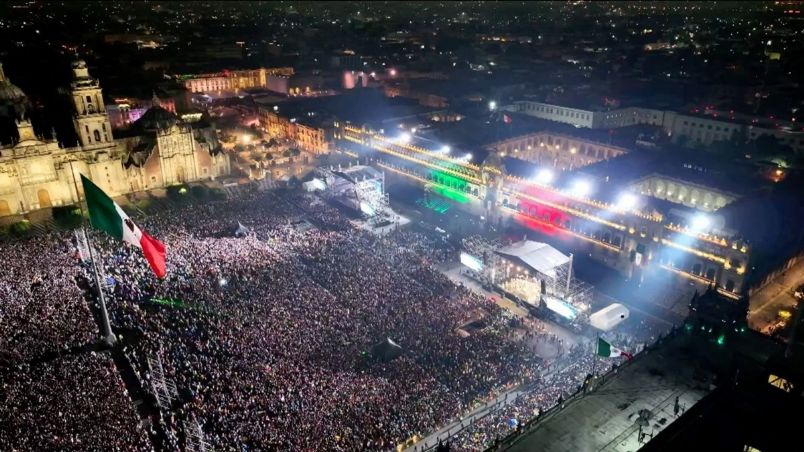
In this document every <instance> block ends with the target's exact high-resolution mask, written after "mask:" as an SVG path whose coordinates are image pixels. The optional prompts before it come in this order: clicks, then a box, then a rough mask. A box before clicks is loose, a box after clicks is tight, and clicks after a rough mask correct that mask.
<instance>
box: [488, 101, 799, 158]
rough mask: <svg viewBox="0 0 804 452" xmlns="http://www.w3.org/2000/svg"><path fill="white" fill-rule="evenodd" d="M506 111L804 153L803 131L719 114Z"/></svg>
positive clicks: (554, 108)
mask: <svg viewBox="0 0 804 452" xmlns="http://www.w3.org/2000/svg"><path fill="white" fill-rule="evenodd" d="M502 108H503V109H505V110H506V111H511V112H517V113H522V114H525V115H528V116H532V117H535V118H540V119H546V120H548V121H554V122H559V123H563V124H570V125H573V126H575V127H578V128H590V129H616V128H620V127H628V126H633V125H637V124H648V125H653V126H657V127H661V129H662V130H663V131H664V132H665V133H666V134H667V135H669V137H670V139H671V140H673V142H677V143H678V142H684V143H686V144H696V145H704V146H709V145H712V144H713V143H715V142H718V141H730V140H733V139H738V140H742V141H749V140H751V141H753V140H755V139H757V138H759V137H760V136H762V135H770V136H773V137H774V138H776V139H777V140H779V143H780V144H782V145H788V146H790V147H791V148H792V149H793V150H794V151H795V152H797V153H804V131H802V130H801V128H800V127H797V128H794V127H776V126H771V125H768V124H765V121H763V122H762V123H760V122H759V120H757V121H756V122H754V121H753V120H752V121H744V120H737V118H736V117H735V119H734V120H732V119H731V117H730V116H718V115H717V114H716V113H713V114H712V115H704V114H698V115H696V114H682V113H678V112H675V111H669V110H657V109H652V108H642V107H625V108H618V109H612V110H592V109H588V108H572V107H566V106H561V105H554V104H547V103H542V102H533V101H516V102H514V103H513V104H512V105H509V106H506V107H502Z"/></svg>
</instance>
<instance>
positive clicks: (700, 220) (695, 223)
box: [690, 214, 712, 231]
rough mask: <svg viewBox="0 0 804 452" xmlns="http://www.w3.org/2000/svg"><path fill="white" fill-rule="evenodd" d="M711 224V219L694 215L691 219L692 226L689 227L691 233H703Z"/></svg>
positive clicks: (701, 215)
mask: <svg viewBox="0 0 804 452" xmlns="http://www.w3.org/2000/svg"><path fill="white" fill-rule="evenodd" d="M711 224H712V219H711V218H709V217H708V216H706V215H703V214H699V215H695V217H693V218H692V224H691V225H690V227H691V228H692V230H693V231H703V230H704V229H707V228H708V227H709V226H710V225H711Z"/></svg>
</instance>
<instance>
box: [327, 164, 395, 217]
mask: <svg viewBox="0 0 804 452" xmlns="http://www.w3.org/2000/svg"><path fill="white" fill-rule="evenodd" d="M318 173H319V174H320V175H321V176H322V177H323V179H324V182H325V184H326V187H327V189H326V191H325V192H324V193H325V196H326V197H327V198H330V199H334V200H336V201H339V202H341V203H342V204H344V205H346V206H348V207H350V208H353V209H355V210H358V211H360V212H361V213H362V214H363V215H364V216H365V217H366V218H368V219H373V220H381V219H384V218H387V217H389V216H391V211H390V201H389V198H388V194H387V193H386V192H385V173H383V172H382V171H378V170H376V169H375V168H373V167H370V166H365V165H354V166H349V167H346V168H341V167H338V169H337V170H336V169H335V168H332V169H330V170H326V169H323V168H319V169H318Z"/></svg>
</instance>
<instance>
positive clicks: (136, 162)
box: [0, 61, 230, 216]
mask: <svg viewBox="0 0 804 452" xmlns="http://www.w3.org/2000/svg"><path fill="white" fill-rule="evenodd" d="M73 76H74V78H73V83H72V87H71V92H70V93H71V98H72V102H73V107H74V111H75V116H74V118H73V122H74V126H75V129H76V132H77V134H78V138H79V145H78V146H76V147H72V148H65V147H62V146H61V145H60V143H59V142H58V141H57V139H56V137H55V134H53V135H54V136H51V137H50V138H44V137H41V136H36V134H35V133H34V129H33V125H32V124H31V122H30V121H29V120H28V119H27V117H25V116H24V115H21V116H22V117H20V118H18V119H17V121H16V125H17V133H18V135H19V139H18V140H17V141H16V142H15V143H14V144H12V145H9V146H2V147H0V216H4V215H14V214H21V213H26V212H29V211H32V210H36V209H41V208H46V207H52V206H59V205H67V204H72V203H75V202H76V201H77V200H78V199H79V196H78V193H76V188H75V184H74V181H75V177H77V175H78V174H79V173H81V174H84V175H87V176H88V177H90V178H91V179H92V180H93V182H94V183H95V184H97V185H98V186H99V187H100V188H101V189H103V190H104V191H105V192H106V193H108V194H109V195H111V196H119V195H123V194H126V193H130V192H132V191H138V190H146V189H152V188H160V187H165V186H168V185H172V184H175V183H180V182H191V181H197V180H204V179H211V178H215V177H218V176H222V175H226V174H229V171H230V166H229V159H228V156H227V155H225V154H223V153H222V152H220V148H219V146H218V145H217V139H216V137H215V135H214V130H211V129H207V130H200V129H191V128H190V127H189V126H186V125H184V124H183V123H181V122H180V121H179V120H178V118H176V116H175V115H174V114H173V113H171V112H169V111H167V110H165V109H164V108H162V107H160V106H158V105H157V106H155V107H152V108H151V109H149V110H148V111H146V112H145V114H143V117H142V118H140V120H139V121H137V122H136V123H135V126H136V127H132V130H131V131H130V133H129V134H128V135H129V136H128V137H125V138H123V137H117V136H113V135H112V127H111V123H110V120H109V116H108V114H107V111H106V108H105V106H104V103H103V95H102V90H101V87H100V84H99V83H98V81H97V80H96V79H93V78H92V77H91V76H90V74H89V71H88V69H87V66H86V63H84V62H83V61H76V62H75V63H73ZM78 186H79V190H80V189H81V188H80V184H78Z"/></svg>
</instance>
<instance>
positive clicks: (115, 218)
mask: <svg viewBox="0 0 804 452" xmlns="http://www.w3.org/2000/svg"><path fill="white" fill-rule="evenodd" d="M81 185H83V186H84V196H86V199H87V209H88V210H89V222H90V224H92V227H94V228H96V229H100V230H101V231H104V232H106V233H107V234H109V235H111V236H112V237H114V238H116V239H118V240H122V241H124V242H126V243H128V244H130V245H133V246H136V247H137V248H141V249H142V253H143V254H144V255H145V259H146V260H148V264H149V265H150V266H151V270H153V271H154V273H155V274H156V276H157V277H158V278H164V277H165V273H166V269H165V245H163V244H162V242H160V241H159V240H156V239H155V238H153V237H151V236H150V235H148V234H146V233H145V232H143V231H142V230H141V229H140V228H139V227H137V225H136V224H134V222H133V221H131V219H130V218H129V217H128V215H127V214H126V213H125V212H124V211H123V209H121V208H120V206H118V205H117V203H116V202H114V201H113V200H112V198H110V197H109V196H108V195H107V194H106V193H104V192H103V190H101V189H100V188H98V186H97V185H95V184H93V183H92V181H91V180H89V179H87V178H86V177H85V176H84V175H83V174H82V175H81Z"/></svg>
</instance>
